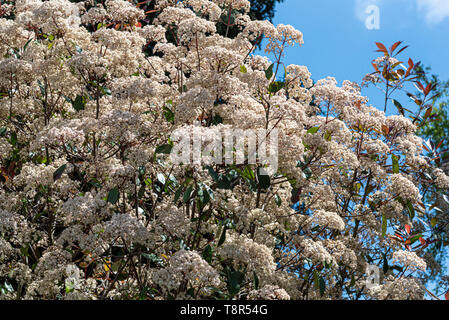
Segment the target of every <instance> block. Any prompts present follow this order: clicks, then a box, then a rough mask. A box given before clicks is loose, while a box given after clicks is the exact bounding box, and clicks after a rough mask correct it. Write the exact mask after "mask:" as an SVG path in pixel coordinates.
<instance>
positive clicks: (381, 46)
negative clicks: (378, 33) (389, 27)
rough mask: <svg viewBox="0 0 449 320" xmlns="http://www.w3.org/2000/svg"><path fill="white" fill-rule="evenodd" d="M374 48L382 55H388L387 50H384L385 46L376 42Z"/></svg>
mask: <svg viewBox="0 0 449 320" xmlns="http://www.w3.org/2000/svg"><path fill="white" fill-rule="evenodd" d="M376 46H377V47H378V48H379V51H380V52H383V53H385V55H388V50H387V48H385V46H384V45H383V44H382V43H380V42H376Z"/></svg>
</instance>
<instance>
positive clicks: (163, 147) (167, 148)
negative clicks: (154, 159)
mask: <svg viewBox="0 0 449 320" xmlns="http://www.w3.org/2000/svg"><path fill="white" fill-rule="evenodd" d="M172 149H173V146H172V145H169V144H164V145H161V146H158V147H157V148H156V151H155V152H156V154H159V153H163V154H170V153H171V151H172Z"/></svg>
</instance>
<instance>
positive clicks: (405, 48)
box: [396, 46, 408, 55]
mask: <svg viewBox="0 0 449 320" xmlns="http://www.w3.org/2000/svg"><path fill="white" fill-rule="evenodd" d="M407 48H408V46H405V47H404V48H402V49H400V50H399V51H398V52H396V55H398V54H400V53H401V52H402V51H404V50H405V49H407Z"/></svg>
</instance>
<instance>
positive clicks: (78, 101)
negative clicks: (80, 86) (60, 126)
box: [72, 95, 86, 111]
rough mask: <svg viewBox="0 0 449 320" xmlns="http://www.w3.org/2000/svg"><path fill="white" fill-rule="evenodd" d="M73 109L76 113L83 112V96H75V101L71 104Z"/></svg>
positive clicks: (84, 104) (84, 103)
mask: <svg viewBox="0 0 449 320" xmlns="http://www.w3.org/2000/svg"><path fill="white" fill-rule="evenodd" d="M72 106H73V109H75V110H76V111H81V110H84V108H85V106H86V98H85V97H84V96H80V95H78V96H76V98H75V100H74V101H73V102H72Z"/></svg>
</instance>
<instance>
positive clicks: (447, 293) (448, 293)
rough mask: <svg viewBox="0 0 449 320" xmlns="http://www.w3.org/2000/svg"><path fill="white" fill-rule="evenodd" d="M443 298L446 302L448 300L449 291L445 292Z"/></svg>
mask: <svg viewBox="0 0 449 320" xmlns="http://www.w3.org/2000/svg"><path fill="white" fill-rule="evenodd" d="M444 297H445V298H446V300H449V291H448V292H446V294H445V295H444Z"/></svg>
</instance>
